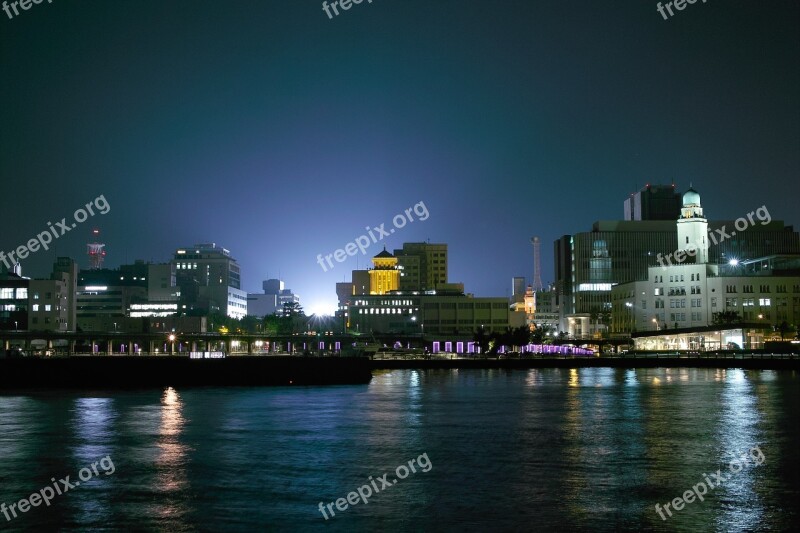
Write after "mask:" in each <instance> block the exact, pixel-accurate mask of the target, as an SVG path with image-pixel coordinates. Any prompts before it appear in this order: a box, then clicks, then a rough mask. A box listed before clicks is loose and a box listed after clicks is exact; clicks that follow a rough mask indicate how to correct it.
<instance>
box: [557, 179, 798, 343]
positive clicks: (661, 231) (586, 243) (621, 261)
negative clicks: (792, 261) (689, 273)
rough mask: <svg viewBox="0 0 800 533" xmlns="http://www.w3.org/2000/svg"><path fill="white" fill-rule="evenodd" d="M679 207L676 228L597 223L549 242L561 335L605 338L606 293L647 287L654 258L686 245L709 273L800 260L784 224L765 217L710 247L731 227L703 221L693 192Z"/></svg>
mask: <svg viewBox="0 0 800 533" xmlns="http://www.w3.org/2000/svg"><path fill="white" fill-rule="evenodd" d="M687 195H688V196H687ZM683 200H684V201H685V202H686V204H685V205H683V206H681V210H679V218H677V219H676V220H678V221H679V222H678V223H677V224H678V226H677V228H676V221H675V220H673V221H671V222H669V221H661V220H628V221H599V222H595V224H594V225H593V227H592V231H590V232H584V233H577V234H574V235H565V236H563V237H561V238H560V239H558V240H557V241H556V242H555V244H554V255H555V274H556V291H557V293H558V301H557V305H558V307H559V312H560V318H559V322H560V328H559V329H561V330H563V331H567V332H568V333H569V334H571V335H574V336H578V337H586V336H593V335H595V334H596V333H604V332H606V331H608V329H609V324H608V323H607V320H606V318H605V317H607V316H608V314H609V313H610V312H611V311H612V299H611V291H612V288H613V287H615V286H616V285H618V284H625V283H630V282H635V281H640V280H647V279H649V275H650V274H649V271H648V269H649V268H650V267H653V266H660V264H659V258H662V263H664V261H663V259H664V258H668V257H672V256H673V254H674V253H675V252H676V251H677V250H681V249H683V248H682V247H686V246H688V245H689V244H691V245H693V246H695V249H696V245H697V244H700V245H702V246H706V245H707V248H703V251H701V253H702V254H704V257H701V258H699V260H700V261H703V260H704V259H706V260H707V262H708V263H709V264H715V265H717V264H726V263H728V262H729V261H730V260H744V259H748V258H749V259H754V258H759V257H765V256H769V255H781V254H790V255H791V254H800V235H798V233H797V232H795V231H794V229H793V228H792V227H791V226H786V225H784V223H783V222H782V221H775V220H772V218H771V217H769V216H768V212H765V213H762V214H765V216H760V217H759V219H758V221H756V223H753V224H751V225H750V226H749V227H748V228H747V230H746V231H739V232H736V234H735V235H734V236H731V237H730V238H727V239H716V238H715V236H718V235H720V234H721V233H727V234H730V230H731V229H732V228H734V227H736V224H737V221H733V220H721V221H720V220H718V221H709V220H707V219H706V218H705V216H704V214H703V211H702V207H700V204H699V202H700V197H699V194H697V192H696V191H694V190H691V189H690V190H689V191H687V193H686V194H685V195H684V197H683ZM739 220H741V219H739ZM679 239H680V244H679ZM687 240H688V241H689V242H688V243H687ZM703 241H705V244H703ZM687 249H688V248H687ZM697 262H698V259H697V258H696V257H694V256H687V258H686V259H685V260H684V261H683V263H682V264H684V265H688V264H691V263H697ZM665 264H666V263H665Z"/></svg>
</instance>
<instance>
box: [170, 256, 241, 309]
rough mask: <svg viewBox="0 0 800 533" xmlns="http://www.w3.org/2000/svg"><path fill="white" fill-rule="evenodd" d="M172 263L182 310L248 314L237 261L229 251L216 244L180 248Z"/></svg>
mask: <svg viewBox="0 0 800 533" xmlns="http://www.w3.org/2000/svg"><path fill="white" fill-rule="evenodd" d="M172 264H173V265H174V268H175V277H176V283H177V286H178V287H179V289H180V305H179V309H180V311H181V313H189V314H209V313H221V314H224V315H227V316H229V317H231V318H236V319H239V318H242V317H244V316H246V315H247V293H246V292H245V291H243V290H241V272H240V269H239V264H238V263H237V262H236V260H235V259H234V258H233V257H231V253H230V252H229V251H228V250H226V249H225V248H222V247H218V246H217V245H216V244H215V243H202V244H196V245H194V246H190V247H186V248H179V249H178V250H176V252H175V257H174V258H173V260H172Z"/></svg>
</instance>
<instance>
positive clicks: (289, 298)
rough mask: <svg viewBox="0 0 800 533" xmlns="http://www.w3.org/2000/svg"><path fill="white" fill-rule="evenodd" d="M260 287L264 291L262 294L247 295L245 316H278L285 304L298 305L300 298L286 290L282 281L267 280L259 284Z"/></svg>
mask: <svg viewBox="0 0 800 533" xmlns="http://www.w3.org/2000/svg"><path fill="white" fill-rule="evenodd" d="M261 287H262V289H263V290H264V293H263V294H252V293H251V294H248V295H247V314H248V315H250V316H257V317H264V316H267V315H274V314H278V315H280V314H282V313H283V309H284V306H285V305H286V304H288V303H297V304H299V303H300V297H299V296H297V295H296V294H294V293H293V292H292V291H291V290H290V289H287V288H286V287H285V286H284V282H283V281H282V280H278V279H268V280H265V281H264V282H263V283H262V284H261Z"/></svg>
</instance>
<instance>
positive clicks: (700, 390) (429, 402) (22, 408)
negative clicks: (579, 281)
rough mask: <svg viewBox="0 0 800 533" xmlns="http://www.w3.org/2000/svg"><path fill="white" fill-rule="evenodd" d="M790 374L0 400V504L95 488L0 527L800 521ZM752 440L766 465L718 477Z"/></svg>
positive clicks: (795, 389)
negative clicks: (689, 499)
mask: <svg viewBox="0 0 800 533" xmlns="http://www.w3.org/2000/svg"><path fill="white" fill-rule="evenodd" d="M798 385H800V376H798V374H797V373H796V372H777V371H742V370H727V371H726V370H709V369H649V370H624V369H622V370H620V369H602V368H600V369H573V370H568V369H563V370H559V369H547V370H529V371H519V370H518V371H504V370H468V371H465V370H443V371H411V370H403V371H391V372H381V373H376V376H375V379H374V380H373V381H372V383H371V384H369V385H365V386H339V387H319V388H240V389H237V388H228V389H214V388H210V389H187V390H173V389H167V390H145V391H133V392H102V391H86V392H47V393H24V394H5V395H2V396H0V503H2V502H5V503H6V505H7V506H8V505H9V504H11V503H16V502H18V501H19V500H20V499H21V498H25V497H28V496H29V495H30V494H31V493H33V492H35V491H39V490H40V489H43V488H45V487H52V485H53V482H52V481H51V478H55V480H56V482H58V479H60V478H63V477H64V476H66V475H70V483H74V481H76V480H78V479H79V477H78V475H79V471H80V470H81V469H82V468H84V467H87V468H89V470H85V471H83V474H84V477H86V478H91V479H88V480H87V481H85V482H82V483H81V485H80V486H78V487H75V488H74V489H71V490H69V491H68V492H67V493H65V494H63V495H61V496H56V497H55V498H53V499H52V501H51V504H50V506H45V505H44V504H43V503H42V504H40V505H39V506H38V507H32V508H30V509H29V510H28V511H27V512H26V513H20V512H19V510H17V513H18V516H17V518H13V517H12V520H11V521H7V520H6V519H5V517H4V516H3V515H2V514H0V529H6V530H11V531H26V530H36V531H44V530H56V529H58V530H61V531H86V530H98V531H104V530H105V531H116V530H137V531H144V530H146V531H170V532H173V531H221V530H227V531H263V530H273V531H307V530H308V531H375V530H377V529H380V530H391V531H448V530H455V531H529V530H530V531H567V530H569V531H586V530H592V531H619V530H621V531H626V530H628V531H634V530H654V531H699V530H702V531H786V530H790V529H794V528H798V527H800V504H798V501H800V498H798V496H800V481H799V480H798V475H799V474H800V456H799V455H798V453H797V449H798V444H800V429H799V428H800V424H798V421H797V415H798V412H800V386H798ZM754 447H758V449H759V450H760V451H761V452H762V453H763V458H764V461H763V463H762V464H761V465H756V464H755V463H756V460H755V459H750V460H749V462H748V464H747V465H746V466H744V467H743V468H742V469H741V471H740V472H738V473H732V472H731V471H730V470H729V462H730V460H731V458H732V457H733V456H732V455H731V454H732V453H734V452H735V453H736V454H737V455H741V454H742V453H746V452H748V451H749V450H751V449H752V448H754ZM107 456H108V458H109V460H108V461H107V462H106V463H105V466H106V467H110V465H111V463H113V473H111V474H110V475H106V471H110V470H111V469H110V468H105V469H104V468H103V466H104V465H103V463H100V459H101V458H103V457H107ZM420 456H423V457H421V458H420ZM426 457H427V459H429V462H427V461H426V460H425V458H426ZM755 457H759V456H758V453H755ZM412 459H415V460H417V459H419V460H418V461H417V462H415V463H412V464H413V465H414V467H415V469H416V472H411V471H410V470H409V471H408V475H407V477H406V478H405V479H398V481H397V483H396V484H392V483H391V480H393V479H397V472H396V467H398V466H399V465H406V467H407V466H408V462H409V461H410V460H412ZM109 461H110V462H109ZM92 463H98V464H96V465H95V468H96V469H97V475H95V474H94V473H93V472H92V471H91V465H92ZM420 465H422V466H427V470H428V471H427V472H425V471H423V468H422V466H420ZM718 469H721V471H722V475H724V476H725V477H726V478H728V480H727V481H726V482H725V483H724V484H722V485H721V486H719V487H717V488H714V489H711V490H708V493H707V494H706V495H705V496H704V501H702V502H700V501H697V500H695V501H694V502H693V503H687V504H686V506H685V507H684V508H683V509H682V510H680V511H677V510H673V511H672V513H673V515H672V517H669V516H667V515H666V514H665V517H666V520H662V519H661V518H660V517H659V515H658V514H657V513H656V511H655V508H654V506H655V504H657V503H659V504H661V505H662V507H663V505H664V504H666V503H667V502H671V501H672V500H673V499H674V498H677V497H679V496H681V495H682V494H683V493H684V492H686V491H687V490H690V489H691V488H692V486H694V485H697V484H698V483H701V482H703V481H704V476H709V477H710V479H709V481H712V482H713V481H714V478H713V477H711V473H712V472H716V471H717V470H718ZM384 473H387V474H389V475H388V476H387V477H386V480H387V481H388V482H390V486H389V487H386V488H383V490H380V491H379V492H377V493H376V494H373V495H372V496H371V497H369V498H368V502H369V503H368V504H366V505H365V504H363V502H361V503H358V504H357V505H355V506H351V507H350V508H348V509H347V510H345V511H340V510H337V509H336V507H335V504H334V505H333V506H332V507H333V510H334V512H335V513H336V516H335V517H330V513H329V512H328V511H327V510H326V514H328V515H329V519H328V520H327V521H326V520H325V518H324V517H323V515H322V513H321V512H320V511H319V509H318V504H319V503H320V502H324V503H326V504H327V503H331V502H335V501H336V500H337V499H338V498H347V496H348V493H350V492H352V491H356V490H358V489H359V487H362V486H364V485H365V484H367V485H369V482H370V480H369V478H370V476H372V479H373V480H374V481H375V482H376V484H375V485H374V486H373V487H378V489H380V488H381V486H382V483H381V482H379V481H377V479H378V478H380V477H381V476H383V474H384ZM399 473H400V474H401V475H402V474H405V471H403V470H402V469H401V470H400V472H399ZM59 486H61V485H60V484H59ZM363 490H364V491H365V492H366V489H363ZM698 491H699V492H702V489H701V488H698ZM373 492H374V491H373ZM340 503H342V502H340Z"/></svg>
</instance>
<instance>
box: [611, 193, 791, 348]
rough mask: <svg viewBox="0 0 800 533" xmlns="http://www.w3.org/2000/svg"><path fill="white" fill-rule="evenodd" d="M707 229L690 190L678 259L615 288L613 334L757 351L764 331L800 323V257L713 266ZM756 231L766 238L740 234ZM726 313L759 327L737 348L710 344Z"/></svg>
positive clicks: (680, 222)
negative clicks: (671, 334) (666, 335)
mask: <svg viewBox="0 0 800 533" xmlns="http://www.w3.org/2000/svg"><path fill="white" fill-rule="evenodd" d="M707 224H708V223H707V221H706V219H705V218H704V216H703V210H702V207H701V204H700V195H699V194H697V193H696V192H695V191H693V190H691V189H690V190H689V191H688V192H687V193H686V194H684V196H683V208H682V210H681V216H680V218H679V219H678V221H677V224H676V228H675V233H676V235H677V236H678V238H677V240H678V248H677V252H678V253H673V254H672V255H671V257H673V258H675V259H673V260H671V261H670V262H666V261H662V262H661V263H662V265H656V266H651V267H648V269H647V274H646V275H645V276H643V277H642V278H641V279H638V280H635V281H630V282H625V283H620V284H618V285H615V286H614V287H613V288H612V289H611V292H610V294H611V302H612V323H611V331H612V333H623V334H625V333H634V332H645V331H665V332H666V331H669V330H675V331H681V332H684V333H686V335H684V336H683V337H681V338H680V339H678V338H677V337H676V338H675V339H673V342H677V343H678V344H681V343H683V344H686V346H687V348H686V349H692V348H691V347H689V345H692V346H695V347H696V346H697V345H702V346H703V349H719V348H720V347H722V348H725V347H727V346H728V344H731V343H733V344H736V345H737V346H738V347H745V346H746V347H748V348H759V347H760V346H761V344H762V342H763V338H762V336H763V333H764V330H770V329H772V330H774V329H777V328H778V327H779V326H780V324H782V323H786V324H788V325H797V324H800V255H798V254H773V255H769V256H765V257H756V258H743V259H736V258H731V259H729V260H728V261H727V262H720V261H718V260H712V259H711V257H713V253H712V252H711V248H712V243H713V240H712V239H709V238H707V237H708V236H709V235H708V234H707V232H706V231H707V228H706V226H707ZM750 231H754V232H755V233H757V234H758V235H759V236H761V235H762V233H759V232H758V231H757V226H753V227H751V228H748V229H745V230H744V231H741V232H740V235H741V236H742V237H744V236H745V235H746V234H747V232H750ZM784 233H785V231H781V232H780V234H781V235H783V234H784ZM738 236H739V235H737V237H738ZM780 246H782V245H781V243H778V247H780ZM678 259H680V260H678ZM720 313H726V314H728V315H729V316H731V315H732V316H736V317H738V318H737V321H738V322H739V323H743V324H750V325H751V326H760V327H751V328H749V329H748V330H747V333H746V334H744V333H739V335H744V336H745V337H747V338H737V339H738V342H737V339H734V340H730V338H729V340H728V341H724V340H723V339H722V338H721V337H720V336H719V335H717V337H716V338H712V337H714V335H715V333H714V331H716V330H715V329H714V328H713V326H715V325H717V326H719V322H720V320H719V316H720V315H719V314H720ZM709 328H711V329H709ZM693 332H695V333H697V335H692V333H693ZM731 335H734V336H735V335H736V334H735V333H732V334H731ZM701 337H702V338H701ZM657 338H658V336H654V337H652V338H650V340H648V342H651V344H650V346H655V344H653V343H655V342H656V340H657ZM687 343H688V344H687ZM657 349H664V346H659V348H657Z"/></svg>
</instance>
